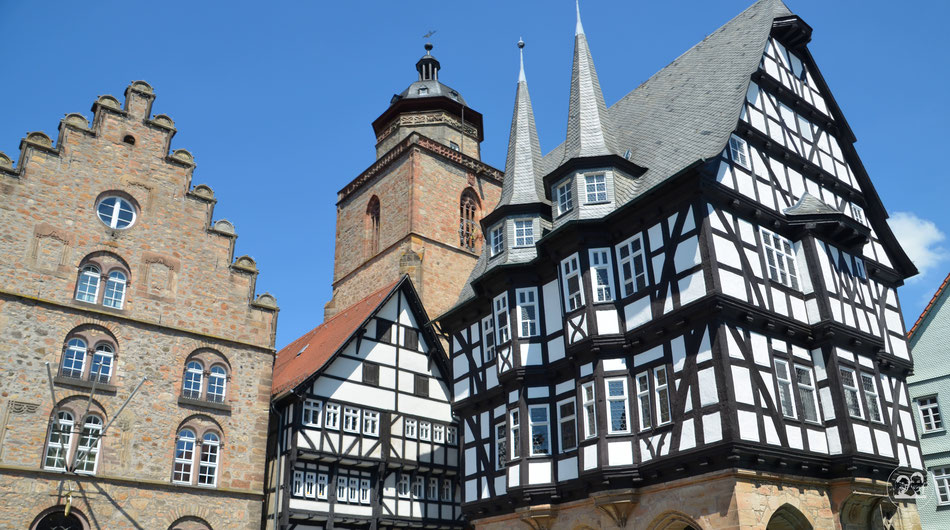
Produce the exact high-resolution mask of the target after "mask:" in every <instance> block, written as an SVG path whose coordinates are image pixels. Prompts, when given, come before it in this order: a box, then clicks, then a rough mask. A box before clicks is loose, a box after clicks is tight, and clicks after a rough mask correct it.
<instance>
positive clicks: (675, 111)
mask: <svg viewBox="0 0 950 530" xmlns="http://www.w3.org/2000/svg"><path fill="white" fill-rule="evenodd" d="M790 15H792V12H791V11H790V10H789V9H788V7H786V6H785V4H784V3H782V0H759V1H757V2H756V3H754V4H752V5H751V6H750V7H749V8H747V9H746V10H745V11H743V12H741V13H739V14H738V15H737V16H736V17H735V18H733V19H732V20H730V21H729V22H727V23H726V24H725V25H723V26H722V27H720V28H719V29H718V30H716V31H715V32H713V33H712V34H710V35H709V36H707V37H706V38H705V39H703V40H702V41H701V42H700V43H698V44H696V45H695V46H693V47H692V48H690V49H689V50H688V51H687V52H686V53H684V54H683V55H681V56H679V57H678V58H677V59H676V60H674V61H673V62H672V63H670V64H669V65H667V66H666V67H664V68H663V69H662V70H660V71H659V72H657V73H656V74H654V75H653V76H652V77H650V78H649V79H647V80H646V81H645V82H644V83H643V84H641V85H640V86H639V87H637V88H636V89H635V90H633V91H632V92H630V93H629V94H627V95H626V96H624V97H623V98H622V99H620V101H618V102H616V103H614V104H613V105H612V106H611V107H610V108H609V109H608V111H607V118H608V120H609V122H610V126H611V127H613V133H614V134H615V141H616V146H617V149H618V150H623V151H625V150H626V149H630V151H631V157H630V161H631V162H633V163H634V164H636V165H638V166H640V167H644V168H647V170H646V172H645V173H644V174H643V175H642V176H640V177H639V178H638V179H637V180H636V181H635V184H634V186H632V187H630V189H629V191H624V192H623V194H621V193H620V191H621V190H619V189H618V190H617V191H618V194H617V197H616V198H617V204H618V207H619V206H620V205H622V204H624V203H627V202H629V201H631V200H633V199H634V198H636V197H638V196H640V195H642V194H644V193H646V192H647V191H649V190H651V189H652V188H655V187H656V186H658V185H660V184H661V183H663V182H664V181H665V180H666V179H669V178H671V177H673V176H674V175H676V174H677V173H678V172H679V171H680V170H682V169H683V168H685V167H687V166H689V165H691V164H693V163H694V162H696V161H700V160H706V159H710V158H713V157H715V156H717V155H718V154H719V153H720V152H721V151H722V150H723V148H725V146H726V142H728V140H729V136H730V135H731V134H732V131H734V130H735V128H736V125H737V124H738V122H739V113H740V111H741V109H742V102H743V101H744V99H745V95H746V91H747V90H748V87H749V82H750V80H751V76H752V74H753V73H754V72H755V71H756V70H757V69H758V67H759V62H760V60H761V58H762V54H763V53H764V52H765V44H766V42H767V41H768V37H769V34H770V33H771V31H772V22H773V21H774V20H775V19H776V18H778V17H785V16H790ZM579 31H580V32H581V34H583V29H582V28H579ZM576 38H577V37H575V39H576ZM585 45H586V37H585ZM576 46H577V41H576V40H575V47H576ZM575 54H576V52H575ZM572 91H573V89H572ZM569 127H570V123H569ZM565 145H566V144H563V143H562V144H561V145H559V146H557V147H556V148H554V149H553V150H552V151H551V152H549V153H548V154H547V155H545V156H544V157H543V158H542V160H541V168H540V169H541V170H540V174H541V175H542V176H543V175H546V174H548V173H550V172H551V171H553V170H555V169H557V168H558V167H559V166H560V165H561V163H562V162H563V161H564V160H565V156H566V155H569V154H570V153H571V152H572V151H571V149H573V147H572V146H568V147H567V148H566V147H565ZM486 263H487V259H486V257H485V255H484V253H483V255H482V256H480V257H479V259H478V262H477V263H476V264H475V268H474V270H473V271H472V274H471V275H470V276H469V280H468V282H466V284H465V286H464V287H463V288H462V291H461V292H460V294H459V299H458V302H457V303H456V306H457V305H460V304H462V303H464V302H465V301H467V300H469V299H470V298H473V297H474V295H475V293H474V291H473V290H472V287H471V282H472V281H473V280H474V279H476V278H478V277H479V276H481V275H482V274H483V273H484V272H485V265H486ZM450 311H451V310H450Z"/></svg>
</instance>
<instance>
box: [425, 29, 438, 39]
mask: <svg viewBox="0 0 950 530" xmlns="http://www.w3.org/2000/svg"><path fill="white" fill-rule="evenodd" d="M436 31H437V30H434V29H430V30H429V33H426V34H425V35H423V36H422V38H423V39H428V38H429V37H431V36H433V35H435V32H436Z"/></svg>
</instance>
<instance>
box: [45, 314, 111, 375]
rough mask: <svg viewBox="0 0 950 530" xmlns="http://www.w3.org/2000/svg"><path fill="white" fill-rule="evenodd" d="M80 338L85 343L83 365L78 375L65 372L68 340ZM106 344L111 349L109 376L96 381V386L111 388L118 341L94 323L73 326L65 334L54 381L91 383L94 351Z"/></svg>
mask: <svg viewBox="0 0 950 530" xmlns="http://www.w3.org/2000/svg"><path fill="white" fill-rule="evenodd" d="M77 339H78V340H81V341H83V343H84V344H85V347H86V349H85V353H84V355H83V365H82V369H81V373H80V375H79V377H76V376H74V375H70V374H67V373H66V371H65V368H64V367H65V362H66V353H67V351H68V350H69V347H70V342H72V341H73V340H77ZM103 345H107V346H108V347H110V348H111V349H112V352H111V353H112V355H111V357H112V362H111V363H110V365H109V377H108V379H106V380H105V381H102V380H101V379H100V380H98V381H96V385H97V388H101V389H103V390H106V391H109V390H111V388H112V386H113V385H112V381H113V380H114V379H115V373H116V365H117V361H118V358H119V342H118V341H117V340H116V338H115V336H114V335H112V333H111V332H109V331H108V330H106V329H105V328H101V327H99V326H94V325H84V326H78V327H76V328H73V329H72V330H71V331H70V332H69V333H67V334H66V338H65V340H63V350H62V352H61V353H60V360H59V367H58V369H57V372H56V374H57V375H56V377H55V378H54V382H56V383H61V384H70V383H78V382H81V383H83V385H82V386H87V385H91V384H92V382H93V374H92V366H93V359H95V353H96V352H97V351H99V350H98V348H99V347H100V346H103Z"/></svg>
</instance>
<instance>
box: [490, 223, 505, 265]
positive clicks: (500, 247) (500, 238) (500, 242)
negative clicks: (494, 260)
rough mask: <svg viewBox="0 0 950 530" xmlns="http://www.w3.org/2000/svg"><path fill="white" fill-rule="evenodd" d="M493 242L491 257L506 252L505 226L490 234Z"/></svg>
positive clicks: (496, 228) (493, 230) (498, 227)
mask: <svg viewBox="0 0 950 530" xmlns="http://www.w3.org/2000/svg"><path fill="white" fill-rule="evenodd" d="M489 239H490V240H491V255H492V257H495V256H497V255H499V254H501V253H502V251H504V250H505V225H503V224H502V225H500V226H496V227H495V228H492V229H491V232H489Z"/></svg>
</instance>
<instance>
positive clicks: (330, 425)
mask: <svg viewBox="0 0 950 530" xmlns="http://www.w3.org/2000/svg"><path fill="white" fill-rule="evenodd" d="M323 426H324V427H326V428H327V429H332V430H334V431H335V430H337V429H339V428H340V406H339V405H337V404H335V403H327V410H326V414H324V417H323Z"/></svg>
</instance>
